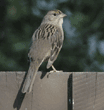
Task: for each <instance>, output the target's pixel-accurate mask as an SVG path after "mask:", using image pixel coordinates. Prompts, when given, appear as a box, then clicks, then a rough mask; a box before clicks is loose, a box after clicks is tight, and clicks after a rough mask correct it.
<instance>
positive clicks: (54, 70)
mask: <svg viewBox="0 0 104 110" xmlns="http://www.w3.org/2000/svg"><path fill="white" fill-rule="evenodd" d="M52 69H53V70H52V71H50V72H48V73H47V77H49V75H50V74H51V73H53V72H62V71H57V70H56V69H55V67H54V66H53V65H52Z"/></svg>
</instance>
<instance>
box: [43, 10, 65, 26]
mask: <svg viewBox="0 0 104 110" xmlns="http://www.w3.org/2000/svg"><path fill="white" fill-rule="evenodd" d="M65 16H66V14H64V13H62V12H61V11H60V10H51V11H49V12H48V13H47V14H46V15H45V16H44V18H43V21H42V24H44V23H49V24H53V25H62V24H63V18H64V17H65Z"/></svg>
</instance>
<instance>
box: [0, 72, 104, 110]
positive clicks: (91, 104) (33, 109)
mask: <svg viewBox="0 0 104 110" xmlns="http://www.w3.org/2000/svg"><path fill="white" fill-rule="evenodd" d="M24 75H25V72H0V110H71V109H69V108H71V106H69V105H68V104H70V102H71V100H69V99H71V94H72V95H73V99H72V100H73V110H104V104H103V103H104V72H73V73H66V72H59V73H52V74H50V75H49V77H48V78H47V75H45V74H44V73H41V72H38V74H37V76H36V80H35V82H34V86H33V90H32V92H31V93H30V94H22V93H21V88H22V85H23V78H24ZM71 75H72V76H73V77H71ZM43 76H44V77H43ZM72 82H73V84H72V85H71V83H72ZM71 87H72V88H73V89H72V92H71ZM69 94H70V95H69Z"/></svg>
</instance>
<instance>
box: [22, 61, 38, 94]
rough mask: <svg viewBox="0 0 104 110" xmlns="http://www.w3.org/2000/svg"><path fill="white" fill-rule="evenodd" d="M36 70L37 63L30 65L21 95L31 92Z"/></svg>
mask: <svg viewBox="0 0 104 110" xmlns="http://www.w3.org/2000/svg"><path fill="white" fill-rule="evenodd" d="M38 68H39V64H38V62H31V63H30V67H29V70H28V73H27V76H26V79H25V82H24V84H23V88H22V93H26V92H29V93H30V92H31V90H32V86H33V83H34V80H35V77H36V74H37V71H38Z"/></svg>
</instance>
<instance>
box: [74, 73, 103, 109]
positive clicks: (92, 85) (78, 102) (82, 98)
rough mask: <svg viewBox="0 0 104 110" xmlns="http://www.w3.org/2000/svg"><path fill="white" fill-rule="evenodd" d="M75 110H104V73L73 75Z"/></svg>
mask: <svg viewBox="0 0 104 110" xmlns="http://www.w3.org/2000/svg"><path fill="white" fill-rule="evenodd" d="M73 110H104V72H75V73H73Z"/></svg>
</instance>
